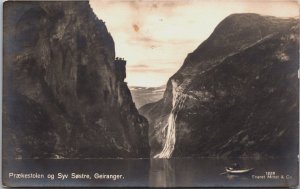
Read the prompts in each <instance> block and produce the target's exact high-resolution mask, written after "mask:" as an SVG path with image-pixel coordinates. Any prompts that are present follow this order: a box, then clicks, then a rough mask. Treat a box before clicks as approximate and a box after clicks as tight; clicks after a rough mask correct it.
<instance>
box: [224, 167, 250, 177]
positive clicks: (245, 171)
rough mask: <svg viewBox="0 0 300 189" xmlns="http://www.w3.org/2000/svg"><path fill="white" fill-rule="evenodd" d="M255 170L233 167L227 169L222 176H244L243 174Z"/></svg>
mask: <svg viewBox="0 0 300 189" xmlns="http://www.w3.org/2000/svg"><path fill="white" fill-rule="evenodd" d="M253 169H254V168H250V169H234V168H232V167H225V172H224V173H221V175H223V174H243V173H249V172H250V171H252V170H253Z"/></svg>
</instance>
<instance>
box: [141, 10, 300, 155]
mask: <svg viewBox="0 0 300 189" xmlns="http://www.w3.org/2000/svg"><path fill="white" fill-rule="evenodd" d="M298 22H299V20H298V19H279V18H275V17H264V16H260V15H257V14H234V15H231V16H229V17H227V18H225V19H224V20H223V21H222V22H221V23H220V24H219V25H218V26H217V27H216V29H215V30H214V32H213V33H212V34H211V36H210V37H209V38H208V39H207V40H206V41H204V42H203V43H202V44H201V45H200V46H199V47H198V48H197V49H196V50H195V51H194V52H193V53H191V54H189V55H188V56H187V58H186V59H185V61H184V64H183V66H182V67H181V68H180V69H179V71H178V72H177V73H175V74H174V75H173V76H172V77H171V78H170V80H169V81H168V85H167V88H166V92H165V94H164V97H163V99H161V100H160V101H159V102H157V103H152V104H147V105H145V106H143V107H142V108H141V109H140V112H141V114H143V115H144V116H146V117H147V118H148V121H149V124H150V128H149V140H150V146H151V156H153V157H158V158H163V157H164V158H169V157H181V156H235V157H240V156H248V157H249V156H252V157H253V156H255V157H260V156H290V155H297V154H298V152H297V149H298V148H297V146H298V142H297V141H298V139H297V138H298V77H297V70H298V58H299V56H298V50H299V46H298V43H299V34H298V31H299V24H298Z"/></svg>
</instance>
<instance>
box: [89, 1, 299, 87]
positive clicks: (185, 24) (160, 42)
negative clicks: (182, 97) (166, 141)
mask: <svg viewBox="0 0 300 189" xmlns="http://www.w3.org/2000/svg"><path fill="white" fill-rule="evenodd" d="M90 4H91V7H92V8H93V11H94V12H95V13H96V15H97V16H98V17H99V18H100V19H102V20H104V21H105V22H106V26H107V27H108V31H109V32H110V33H111V34H112V37H113V38H114V41H115V49H116V55H117V56H119V57H124V58H125V59H126V60H127V80H128V84H129V85H139V86H160V85H162V84H164V83H165V82H166V81H167V80H168V78H169V77H170V76H172V75H173V74H174V73H175V72H176V71H177V70H178V69H179V68H180V67H181V66H182V63H183V61H184V59H185V58H186V56H187V54H188V53H190V52H192V51H194V50H195V49H196V48H197V47H198V46H199V45H200V44H201V43H202V42H203V41H204V40H205V39H207V38H208V37H209V35H210V34H211V33H212V32H213V30H214V28H215V27H216V26H217V25H218V24H219V23H220V22H221V21H222V20H223V19H224V18H225V17H227V16H228V15H230V14H233V13H246V12H247V13H258V14H263V15H271V16H279V17H291V16H298V15H299V9H298V4H297V2H296V1H292V0H291V1H288V0H286V1H275V0H274V1H259V0H251V1H250V0H249V1H237V0H185V1H182V0H151V1H148V0H101V1H99V0H90Z"/></svg>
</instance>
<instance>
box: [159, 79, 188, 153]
mask: <svg viewBox="0 0 300 189" xmlns="http://www.w3.org/2000/svg"><path fill="white" fill-rule="evenodd" d="M172 87H173V89H172V94H173V98H172V111H171V113H170V115H169V118H168V123H167V125H166V127H167V137H166V141H165V144H164V148H163V149H162V151H161V152H160V153H158V154H156V155H155V156H154V158H170V157H171V155H172V153H173V151H174V147H175V142H176V119H177V114H178V111H179V110H180V109H181V108H182V106H183V103H184V100H185V98H186V97H185V95H183V94H182V93H181V92H180V91H179V90H178V88H177V83H176V82H175V81H174V80H172Z"/></svg>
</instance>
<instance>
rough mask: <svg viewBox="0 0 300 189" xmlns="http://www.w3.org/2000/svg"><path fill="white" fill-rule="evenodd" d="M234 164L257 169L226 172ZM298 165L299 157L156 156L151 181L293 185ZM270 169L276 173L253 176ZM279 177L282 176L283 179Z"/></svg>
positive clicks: (158, 183) (162, 184)
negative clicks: (233, 172) (158, 157)
mask: <svg viewBox="0 0 300 189" xmlns="http://www.w3.org/2000/svg"><path fill="white" fill-rule="evenodd" d="M233 164H238V165H239V166H240V167H241V168H243V169H250V168H254V170H252V171H251V172H248V173H244V174H222V173H224V172H225V167H228V166H231V165H233ZM297 165H298V164H297V160H296V159H293V160H291V159H259V160H258V159H251V158H245V159H217V158H174V159H152V160H151V161H150V173H149V184H150V186H154V187H172V186H183V187H191V186H204V187H209V186H210V187H211V186H216V187H219V186H231V187H238V186H261V187H262V186H263V187H266V186H272V185H273V186H274V185H276V186H278V187H283V186H292V185H296V184H297V179H298V176H297V175H298V172H297ZM266 172H273V173H274V174H275V175H274V177H272V178H265V179H256V178H254V177H253V175H255V176H264V175H266ZM287 175H293V176H294V179H287V178H286V176H287ZM276 176H279V179H277V177H276ZM281 176H283V177H281Z"/></svg>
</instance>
